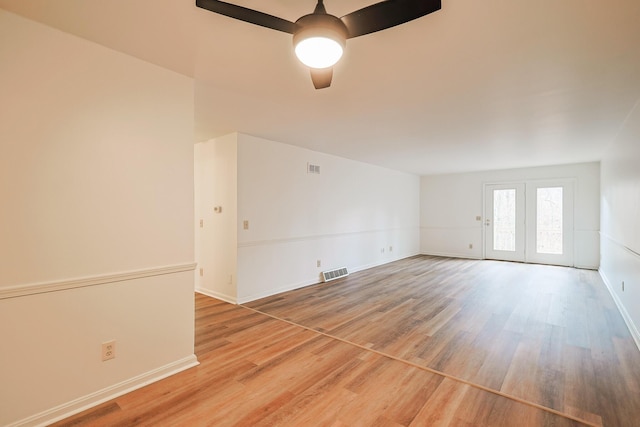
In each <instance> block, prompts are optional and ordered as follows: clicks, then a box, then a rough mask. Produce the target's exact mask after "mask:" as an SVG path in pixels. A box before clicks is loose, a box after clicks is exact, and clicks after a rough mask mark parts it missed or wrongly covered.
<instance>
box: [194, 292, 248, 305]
mask: <svg viewBox="0 0 640 427" xmlns="http://www.w3.org/2000/svg"><path fill="white" fill-rule="evenodd" d="M196 292H197V293H199V294H202V295H206V296H208V297H211V298H215V299H219V300H221V301H224V302H228V303H229V304H237V303H238V302H237V298H235V297H232V296H230V295H226V294H223V293H221V292H216V291H212V290H209V289H202V288H196Z"/></svg>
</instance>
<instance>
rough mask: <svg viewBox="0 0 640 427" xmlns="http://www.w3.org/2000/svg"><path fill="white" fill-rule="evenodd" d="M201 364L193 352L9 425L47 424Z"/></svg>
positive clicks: (12, 426)
mask: <svg viewBox="0 0 640 427" xmlns="http://www.w3.org/2000/svg"><path fill="white" fill-rule="evenodd" d="M199 364H200V363H199V362H198V359H197V358H196V356H195V355H194V354H192V355H191V356H187V357H185V358H183V359H180V360H176V361H175V362H172V363H169V364H167V365H165V366H162V367H160V368H158V369H154V370H153V371H149V372H146V373H144V374H142V375H138V376H136V377H133V378H131V379H128V380H126V381H122V382H120V383H118V384H114V385H112V386H110V387H107V388H103V389H102V390H99V391H97V392H95V393H91V394H87V395H86V396H83V397H80V398H78V399H75V400H72V401H70V402H67V403H64V404H62V405H59V406H56V407H55V408H51V409H49V410H46V411H44V412H40V413H39V414H35V415H32V416H30V417H28V418H24V419H22V420H19V421H16V422H14V423H11V424H9V425H8V426H7V427H18V426H20V427H26V426H30V427H32V426H38V427H39V426H46V425H49V424H51V423H54V422H56V421H60V420H63V419H65V418H68V417H70V416H72V415H75V414H77V413H80V412H82V411H85V410H87V409H90V408H92V407H94V406H97V405H99V404H101V403H104V402H106V401H108V400H111V399H115V398H116V397H119V396H122V395H123V394H127V393H130V392H132V391H134V390H137V389H139V388H142V387H144V386H146V385H149V384H151V383H154V382H156V381H160V380H161V379H164V378H167V377H169V376H171V375H174V374H177V373H178V372H181V371H184V370H186V369H189V368H192V367H194V366H197V365H199Z"/></svg>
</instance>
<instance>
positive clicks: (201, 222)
mask: <svg viewBox="0 0 640 427" xmlns="http://www.w3.org/2000/svg"><path fill="white" fill-rule="evenodd" d="M203 227H204V220H203V219H201V220H200V228H203Z"/></svg>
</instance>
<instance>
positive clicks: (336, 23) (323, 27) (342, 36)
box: [293, 13, 349, 49]
mask: <svg viewBox="0 0 640 427" xmlns="http://www.w3.org/2000/svg"><path fill="white" fill-rule="evenodd" d="M296 25H297V26H298V29H297V30H296V32H295V33H294V34H293V46H296V45H297V44H298V43H299V42H300V41H302V40H304V39H307V38H309V37H326V38H329V39H332V40H335V41H336V42H338V43H340V45H341V46H342V48H343V49H344V47H345V46H346V44H347V36H348V34H349V30H347V27H346V25H344V23H343V22H342V21H341V20H340V18H338V17H336V16H333V15H329V14H318V13H312V14H309V15H305V16H303V17H301V18H300V19H298V20H297V21H296Z"/></svg>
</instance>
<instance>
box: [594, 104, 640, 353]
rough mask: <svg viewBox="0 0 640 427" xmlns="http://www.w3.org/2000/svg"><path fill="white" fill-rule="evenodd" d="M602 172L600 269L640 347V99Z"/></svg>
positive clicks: (605, 158) (605, 159) (603, 164)
mask: <svg viewBox="0 0 640 427" xmlns="http://www.w3.org/2000/svg"><path fill="white" fill-rule="evenodd" d="M601 174H602V175H601V185H602V189H601V193H602V197H601V209H602V211H601V217H602V220H601V221H602V222H601V223H602V226H601V227H602V228H601V243H602V248H601V254H602V255H601V260H600V274H601V275H602V277H603V278H604V280H605V283H606V284H607V286H608V287H609V290H610V291H611V293H612V295H613V297H614V300H616V303H617V304H618V308H619V309H620V311H621V312H622V314H623V316H624V317H625V320H626V321H627V325H628V326H629V329H630V330H631V332H632V334H633V336H634V338H635V340H636V343H637V344H638V347H640V333H639V332H638V330H639V329H638V328H639V327H640V103H639V104H636V107H635V109H634V110H633V112H632V113H631V114H630V115H629V117H628V118H627V121H626V124H625V126H624V127H623V129H622V130H621V132H620V133H619V135H618V137H617V138H616V140H615V141H614V142H613V144H612V145H611V146H610V147H609V148H608V150H607V153H606V155H605V156H604V158H603V160H602V166H601ZM623 281H624V284H625V286H624V291H623V290H622V282H623Z"/></svg>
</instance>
